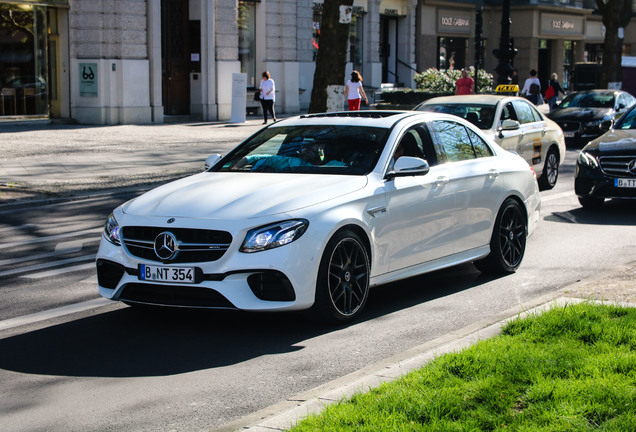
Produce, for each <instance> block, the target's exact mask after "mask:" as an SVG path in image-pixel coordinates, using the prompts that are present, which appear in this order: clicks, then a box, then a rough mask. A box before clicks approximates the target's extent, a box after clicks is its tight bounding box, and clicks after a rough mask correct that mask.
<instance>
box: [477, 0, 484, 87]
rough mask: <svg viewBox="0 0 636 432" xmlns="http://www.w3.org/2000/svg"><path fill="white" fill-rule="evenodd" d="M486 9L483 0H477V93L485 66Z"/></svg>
mask: <svg viewBox="0 0 636 432" xmlns="http://www.w3.org/2000/svg"><path fill="white" fill-rule="evenodd" d="M483 11H484V2H483V0H477V4H476V11H475V93H478V89H479V85H478V83H479V80H478V79H477V78H478V77H479V69H481V68H482V67H483V56H484V38H483V18H482V14H483Z"/></svg>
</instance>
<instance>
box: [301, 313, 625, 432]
mask: <svg viewBox="0 0 636 432" xmlns="http://www.w3.org/2000/svg"><path fill="white" fill-rule="evenodd" d="M510 430H513V431H523V432H525V431H533V432H537V431H546V432H547V431H549V432H558V431H577V432H578V431H621V432H622V431H636V309H633V308H624V307H617V306H606V305H595V304H593V303H591V302H585V303H582V304H577V305H567V306H564V307H555V308H552V309H550V310H549V311H546V312H543V313H540V314H533V315H530V316H528V317H525V318H522V319H521V318H519V319H515V320H513V321H511V322H510V323H509V324H507V325H506V326H505V327H504V328H503V329H502V332H501V334H500V335H499V336H497V337H494V338H491V339H488V340H484V341H481V342H479V343H477V344H475V345H473V346H471V347H469V348H467V349H465V350H463V351H461V352H458V353H451V354H446V355H444V356H442V357H439V358H437V359H436V360H434V361H432V362H430V363H428V364H427V365H426V366H425V367H423V368H422V369H420V370H418V371H414V372H411V373H409V374H408V375H405V376H403V377H401V378H400V379H398V380H395V381H393V382H390V383H386V384H383V385H381V386H379V387H377V388H375V389H372V390H371V391H369V392H368V393H363V394H357V395H355V396H353V397H352V398H351V399H349V400H343V401H341V402H339V403H337V404H334V405H330V406H328V407H326V408H325V410H324V411H323V412H322V413H320V414H318V415H312V416H310V417H308V418H307V419H305V420H303V421H301V422H299V423H298V424H297V425H296V426H295V427H293V428H292V429H291V431H293V432H300V431H312V432H314V431H321V432H323V431H373V432H376V431H427V432H432V431H445V432H446V431H510Z"/></svg>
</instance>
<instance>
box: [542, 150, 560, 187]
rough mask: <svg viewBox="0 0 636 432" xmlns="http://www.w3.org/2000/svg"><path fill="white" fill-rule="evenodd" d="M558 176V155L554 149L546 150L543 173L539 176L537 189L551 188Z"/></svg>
mask: <svg viewBox="0 0 636 432" xmlns="http://www.w3.org/2000/svg"><path fill="white" fill-rule="evenodd" d="M558 178H559V155H558V154H557V151H556V150H555V149H550V150H548V154H547V155H546V156H545V164H544V165H543V173H542V174H541V177H539V189H540V190H549V189H552V188H553V187H554V186H555V185H556V182H557V179H558Z"/></svg>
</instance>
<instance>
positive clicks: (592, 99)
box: [559, 93, 614, 108]
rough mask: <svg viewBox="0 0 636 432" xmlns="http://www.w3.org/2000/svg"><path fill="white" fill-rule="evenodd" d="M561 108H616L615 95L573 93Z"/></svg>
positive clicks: (562, 103)
mask: <svg viewBox="0 0 636 432" xmlns="http://www.w3.org/2000/svg"><path fill="white" fill-rule="evenodd" d="M559 106H560V107H561V108H614V93H572V94H571V95H569V96H567V97H566V98H565V99H563V102H561V105H559Z"/></svg>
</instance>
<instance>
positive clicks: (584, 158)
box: [579, 151, 598, 168]
mask: <svg viewBox="0 0 636 432" xmlns="http://www.w3.org/2000/svg"><path fill="white" fill-rule="evenodd" d="M579 163H580V164H581V165H587V166H589V167H592V168H598V162H597V160H596V157H595V156H594V155H592V154H590V153H588V152H584V151H582V152H581V153H579Z"/></svg>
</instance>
